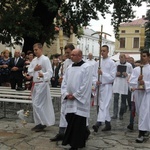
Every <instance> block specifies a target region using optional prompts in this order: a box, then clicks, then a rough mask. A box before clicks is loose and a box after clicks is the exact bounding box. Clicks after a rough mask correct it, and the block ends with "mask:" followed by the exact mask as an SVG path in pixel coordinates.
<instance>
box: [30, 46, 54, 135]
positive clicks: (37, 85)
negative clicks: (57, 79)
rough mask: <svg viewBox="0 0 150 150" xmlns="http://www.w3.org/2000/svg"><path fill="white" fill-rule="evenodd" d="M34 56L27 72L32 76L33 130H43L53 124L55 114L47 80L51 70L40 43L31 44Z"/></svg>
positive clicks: (51, 72) (48, 80)
mask: <svg viewBox="0 0 150 150" xmlns="http://www.w3.org/2000/svg"><path fill="white" fill-rule="evenodd" d="M33 50H34V53H35V55H36V57H35V58H34V59H33V60H32V62H31V64H30V66H29V68H28V74H29V75H31V76H33V83H34V84H33V87H32V88H33V89H32V103H33V117H34V121H35V125H36V126H35V127H34V128H32V130H33V131H35V132H40V131H43V129H44V128H45V127H46V126H51V125H54V124H55V115H54V109H53V104H52V100H51V94H50V87H49V82H50V78H51V77H52V74H53V71H52V67H51V63H50V60H49V58H48V57H46V56H44V55H43V48H42V44H40V43H36V44H34V45H33Z"/></svg>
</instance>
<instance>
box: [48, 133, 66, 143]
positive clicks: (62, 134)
mask: <svg viewBox="0 0 150 150" xmlns="http://www.w3.org/2000/svg"><path fill="white" fill-rule="evenodd" d="M63 138H64V133H58V134H57V135H56V136H55V137H54V138H51V139H50V140H51V141H52V142H55V141H62V140H63Z"/></svg>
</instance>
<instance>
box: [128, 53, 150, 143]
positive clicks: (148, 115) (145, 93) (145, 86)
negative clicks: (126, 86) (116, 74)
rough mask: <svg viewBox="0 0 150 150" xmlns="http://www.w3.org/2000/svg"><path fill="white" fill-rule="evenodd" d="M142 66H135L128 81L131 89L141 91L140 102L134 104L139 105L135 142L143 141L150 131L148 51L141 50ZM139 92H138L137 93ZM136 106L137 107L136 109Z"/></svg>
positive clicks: (149, 66)
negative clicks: (137, 130)
mask: <svg viewBox="0 0 150 150" xmlns="http://www.w3.org/2000/svg"><path fill="white" fill-rule="evenodd" d="M141 55H142V64H143V66H142V67H136V68H134V70H133V73H132V75H131V77H130V80H129V83H130V87H131V88H132V90H133V91H134V90H137V91H138V90H139V91H140V92H141V91H142V95H141V96H140V98H141V99H140V101H141V103H139V102H138V104H136V105H137V106H138V107H139V119H138V129H139V135H138V138H137V139H136V142H137V143H142V142H144V139H145V134H146V133H147V131H150V100H149V97H150V65H149V52H148V51H143V52H142V54H141ZM139 94H140V93H139ZM138 107H137V109H138Z"/></svg>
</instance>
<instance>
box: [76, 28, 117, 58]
mask: <svg viewBox="0 0 150 150" xmlns="http://www.w3.org/2000/svg"><path fill="white" fill-rule="evenodd" d="M83 32H84V35H83V36H82V37H81V38H80V39H78V43H77V48H79V49H81V50H82V52H83V57H84V58H87V55H88V54H89V53H92V54H93V56H94V58H98V57H99V51H100V46H99V35H98V34H94V35H92V34H93V33H95V31H94V30H92V29H89V28H85V29H84V30H83ZM102 45H108V47H109V56H112V55H113V53H114V49H115V42H114V41H111V40H108V39H107V36H106V35H104V37H102Z"/></svg>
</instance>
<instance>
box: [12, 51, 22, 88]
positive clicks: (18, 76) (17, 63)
mask: <svg viewBox="0 0 150 150" xmlns="http://www.w3.org/2000/svg"><path fill="white" fill-rule="evenodd" d="M23 66H24V60H23V59H22V58H21V57H20V50H15V53H14V57H13V58H11V59H10V63H9V67H10V70H11V73H10V83H11V88H12V89H16V85H17V88H18V89H21V88H22V82H23V75H22V71H23Z"/></svg>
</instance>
